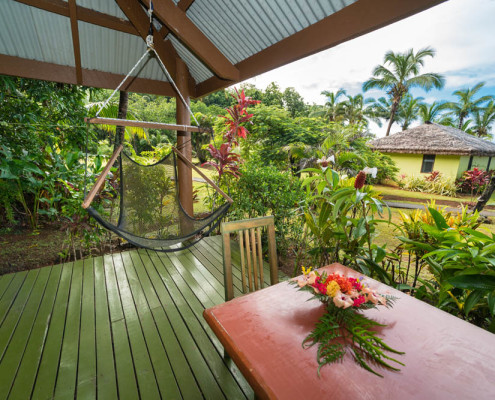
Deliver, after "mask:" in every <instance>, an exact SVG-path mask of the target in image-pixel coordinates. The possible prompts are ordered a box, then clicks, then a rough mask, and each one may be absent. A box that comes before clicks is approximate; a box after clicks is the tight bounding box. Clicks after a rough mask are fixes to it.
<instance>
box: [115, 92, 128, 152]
mask: <svg viewBox="0 0 495 400" xmlns="http://www.w3.org/2000/svg"><path fill="white" fill-rule="evenodd" d="M128 104H129V93H127V92H123V91H120V98H119V111H118V113H117V118H119V119H126V118H127V106H128ZM124 133H125V126H117V127H116V129H115V143H124Z"/></svg>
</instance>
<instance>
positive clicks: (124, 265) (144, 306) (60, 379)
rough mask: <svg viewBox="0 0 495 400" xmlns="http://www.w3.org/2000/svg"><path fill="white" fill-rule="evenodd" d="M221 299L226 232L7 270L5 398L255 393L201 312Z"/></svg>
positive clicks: (0, 318)
mask: <svg viewBox="0 0 495 400" xmlns="http://www.w3.org/2000/svg"><path fill="white" fill-rule="evenodd" d="M232 258H233V261H234V263H233V267H234V285H235V286H236V287H235V291H236V294H237V295H238V294H240V292H239V287H240V272H239V269H238V268H239V266H238V260H239V253H238V248H237V249H236V247H233V257H232ZM268 276H269V273H268V271H267V273H265V277H268ZM223 301H224V285H223V266H222V249H221V237H220V236H216V237H211V238H206V239H204V240H202V241H201V242H199V243H198V244H197V245H195V246H194V247H192V248H191V249H188V250H183V251H180V252H175V253H169V254H167V253H158V252H153V251H147V250H142V249H141V250H133V251H128V252H124V253H116V254H112V255H107V256H104V257H96V258H88V259H85V260H82V261H77V262H74V263H66V264H63V265H55V266H52V267H44V268H40V269H36V270H31V271H23V272H19V273H15V274H8V275H3V276H1V277H0V399H7V398H9V399H28V398H35V399H52V398H55V399H72V398H74V397H77V398H81V399H93V398H100V399H116V398H121V399H138V398H142V399H159V398H170V399H180V398H184V399H199V398H208V399H215V400H216V399H224V398H226V399H244V398H252V397H253V393H252V390H251V388H250V387H249V385H248V384H247V383H246V381H245V380H244V378H243V376H242V375H241V373H240V372H239V371H238V369H237V367H236V366H235V364H234V363H233V362H232V361H231V360H230V359H226V358H224V356H223V355H224V353H223V347H222V345H221V344H220V342H219V341H218V340H217V338H216V337H215V335H214V334H213V332H212V331H211V330H210V328H209V327H208V325H207V324H206V322H205V321H204V319H203V316H202V313H203V310H204V309H205V308H208V307H211V306H213V305H215V304H219V303H222V302H223Z"/></svg>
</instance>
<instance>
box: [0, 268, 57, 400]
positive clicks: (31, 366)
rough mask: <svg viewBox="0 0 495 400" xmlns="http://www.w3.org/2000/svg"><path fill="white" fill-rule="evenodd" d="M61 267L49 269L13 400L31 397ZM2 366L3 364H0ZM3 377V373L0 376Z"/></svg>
mask: <svg viewBox="0 0 495 400" xmlns="http://www.w3.org/2000/svg"><path fill="white" fill-rule="evenodd" d="M62 272H63V266H62V265H55V266H54V267H52V269H51V274H50V278H49V281H48V284H47V286H46V290H45V295H44V296H43V300H42V302H41V305H40V308H39V312H38V315H37V316H36V320H35V321H34V325H33V329H32V331H31V334H30V337H29V342H28V343H27V346H26V349H25V352H24V355H23V357H22V360H21V364H20V365H19V369H18V370H17V376H16V378H15V381H14V383H13V386H12V389H11V392H10V397H11V398H13V399H28V398H29V397H30V396H31V393H32V390H33V387H34V382H35V379H36V373H37V371H38V365H39V363H40V361H41V355H42V352H43V348H44V345H45V340H46V337H47V335H48V327H49V324H50V322H51V319H52V315H53V312H54V304H55V299H56V296H57V293H58V290H59V288H60V286H61V282H62V278H63V275H62ZM2 365H3V363H2ZM0 376H3V373H2V374H1V375H0Z"/></svg>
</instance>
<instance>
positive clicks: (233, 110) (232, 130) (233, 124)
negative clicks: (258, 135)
mask: <svg viewBox="0 0 495 400" xmlns="http://www.w3.org/2000/svg"><path fill="white" fill-rule="evenodd" d="M235 92H236V95H235V96H234V95H232V97H233V98H234V99H236V100H237V104H234V105H233V106H231V107H227V108H226V110H227V113H228V115H226V116H225V115H221V117H222V118H225V125H226V126H227V131H226V132H225V135H224V136H223V137H224V139H225V140H226V141H227V143H229V144H231V145H237V144H238V143H237V138H238V137H241V138H243V139H245V138H246V136H247V135H248V133H249V131H248V130H247V129H246V127H245V126H243V125H241V124H244V123H252V122H251V118H252V117H253V114H248V112H247V108H248V106H251V105H255V104H258V103H260V101H259V100H253V99H251V98H250V97H246V95H245V94H244V90H242V91H241V93H239V92H238V91H237V89H235Z"/></svg>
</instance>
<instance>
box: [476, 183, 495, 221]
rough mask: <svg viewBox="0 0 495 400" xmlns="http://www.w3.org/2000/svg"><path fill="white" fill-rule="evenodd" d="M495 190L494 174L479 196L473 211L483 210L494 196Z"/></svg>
mask: <svg viewBox="0 0 495 400" xmlns="http://www.w3.org/2000/svg"><path fill="white" fill-rule="evenodd" d="M494 191H495V175H492V177H491V178H490V182H488V185H486V188H485V190H484V191H483V193H482V194H481V196H480V197H479V199H478V202H477V203H476V207H474V210H473V212H474V211H478V212H481V210H483V208H484V207H485V206H486V203H488V200H490V198H491V197H492V194H493V192H494Z"/></svg>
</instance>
